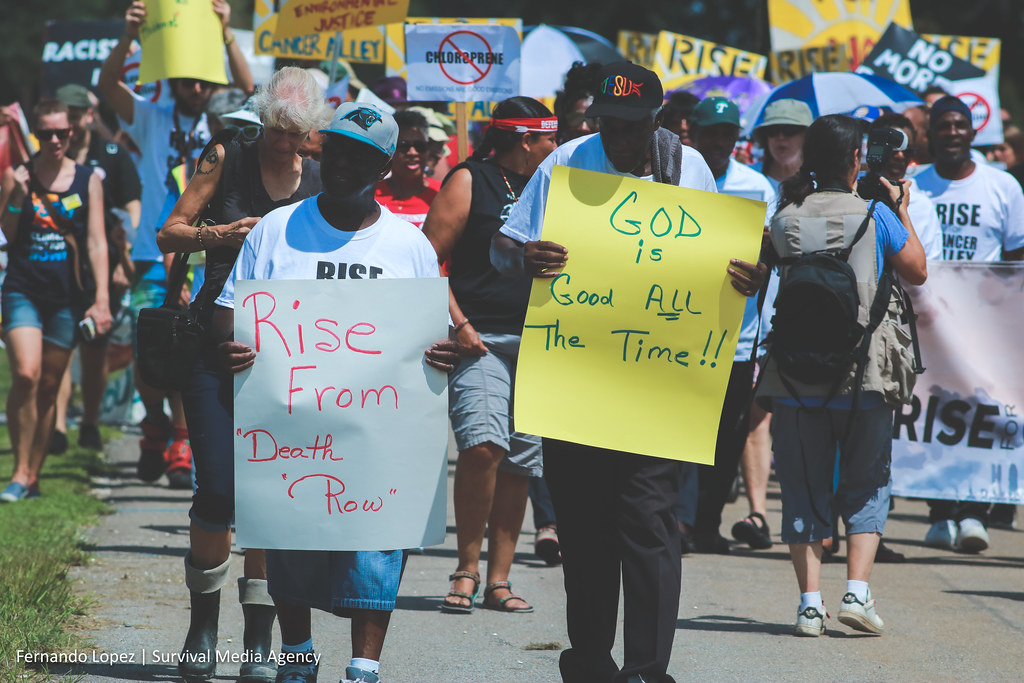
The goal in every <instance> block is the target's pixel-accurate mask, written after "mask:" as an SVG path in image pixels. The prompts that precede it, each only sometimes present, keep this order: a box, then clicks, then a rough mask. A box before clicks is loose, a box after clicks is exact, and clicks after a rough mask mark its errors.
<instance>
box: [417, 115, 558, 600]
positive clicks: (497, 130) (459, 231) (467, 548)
mask: <svg viewBox="0 0 1024 683" xmlns="http://www.w3.org/2000/svg"><path fill="white" fill-rule="evenodd" d="M557 126H558V120H557V119H556V118H555V117H554V116H553V115H552V114H551V112H550V111H549V110H548V108H547V107H545V106H544V105H543V104H541V103H540V102H538V101H537V100H534V99H531V98H529V97H512V98H510V99H507V100H505V101H503V102H501V103H499V104H498V105H497V106H496V107H495V108H494V113H493V114H492V116H491V125H490V126H489V127H488V128H487V131H486V133H485V134H484V139H483V141H482V143H481V145H480V147H479V148H478V149H477V151H476V153H475V154H474V155H473V156H472V157H471V158H470V159H469V160H467V161H466V162H464V163H462V164H459V165H458V166H456V167H455V168H454V169H452V171H451V173H449V174H448V177H447V178H445V181H444V184H443V185H442V187H441V191H440V193H439V194H438V195H437V199H436V200H435V201H434V204H433V206H432V207H431V210H430V213H429V215H428V216H427V221H426V223H424V225H423V232H424V233H425V234H426V236H427V238H428V239H429V240H430V242H431V244H433V245H434V249H435V251H437V257H438V261H439V262H443V261H445V260H447V259H448V257H449V256H450V257H451V274H450V276H449V284H450V294H449V304H448V306H449V312H450V314H451V316H452V320H453V321H454V322H455V331H456V334H457V335H458V341H459V344H460V346H461V347H462V353H463V355H464V358H463V360H462V362H461V363H460V364H459V366H458V368H457V369H456V370H455V372H454V373H453V374H452V375H451V376H450V378H449V390H450V391H451V394H450V399H449V401H450V404H451V405H450V408H449V415H450V417H451V420H452V429H453V431H454V433H455V441H456V444H457V446H458V448H459V459H458V463H457V465H456V468H455V494H454V498H455V501H454V502H455V526H456V535H457V537H458V547H459V564H458V568H457V569H456V571H455V572H454V573H453V574H452V575H451V577H450V580H451V581H452V586H451V590H450V591H449V593H448V596H447V597H446V598H445V600H444V603H443V604H442V605H441V610H442V611H444V612H448V613H462V614H467V613H469V612H472V611H473V604H474V602H475V601H476V596H477V595H478V594H479V592H480V571H479V569H480V549H481V546H482V545H483V538H484V528H485V527H486V528H487V529H488V563H487V586H486V589H485V591H484V601H483V604H484V607H488V608H490V609H496V610H500V611H504V612H532V611H533V607H531V606H530V605H529V603H527V602H526V601H525V600H523V599H522V598H521V597H519V596H517V595H515V594H514V593H513V592H512V586H511V585H510V584H509V582H508V575H509V571H510V570H511V568H512V557H513V555H514V554H515V548H516V541H517V539H518V538H519V530H520V528H521V527H522V524H523V515H524V513H525V512H526V498H527V487H528V481H529V477H531V476H534V477H539V476H542V474H543V464H542V462H541V453H540V438H539V437H536V436H531V435H528V434H520V433H518V432H515V431H514V430H513V429H512V386H513V384H514V381H515V368H516V356H517V354H518V349H519V338H520V335H521V334H522V330H523V321H524V320H525V318H526V307H527V304H528V302H529V299H530V287H531V282H530V280H531V278H529V277H521V278H509V277H504V276H502V275H501V274H499V273H498V271H496V270H495V269H494V267H493V266H492V265H491V258H490V244H491V237H492V236H493V235H494V233H495V232H497V230H498V228H500V227H501V226H502V224H503V223H504V221H505V219H506V218H507V217H508V214H509V212H510V211H511V210H512V205H513V204H515V202H516V201H517V200H518V199H519V195H520V194H521V193H522V191H523V188H524V187H526V182H527V181H528V180H529V179H530V176H531V175H533V172H534V171H536V170H537V166H538V165H540V162H541V161H543V160H544V159H545V158H546V157H547V156H548V154H550V153H551V152H552V151H554V149H555V147H556V146H557V144H556V143H555V133H556V131H557ZM492 152H493V153H494V154H493V156H492V155H491V153H492Z"/></svg>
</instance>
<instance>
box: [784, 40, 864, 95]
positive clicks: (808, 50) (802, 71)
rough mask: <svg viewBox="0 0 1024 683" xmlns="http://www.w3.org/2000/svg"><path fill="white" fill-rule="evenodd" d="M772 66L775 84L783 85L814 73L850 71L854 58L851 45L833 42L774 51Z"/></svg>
mask: <svg viewBox="0 0 1024 683" xmlns="http://www.w3.org/2000/svg"><path fill="white" fill-rule="evenodd" d="M771 66H772V78H773V79H774V82H775V84H776V85H782V84H783V83H789V82H790V81H795V80H797V79H799V78H803V77H804V76H810V75H811V74H813V73H822V72H829V71H832V72H835V71H843V72H845V71H850V70H851V69H852V68H853V60H852V59H851V58H850V46H849V45H847V44H846V43H832V44H829V45H812V46H810V47H803V48H799V49H796V50H781V51H779V52H773V53H772V54H771Z"/></svg>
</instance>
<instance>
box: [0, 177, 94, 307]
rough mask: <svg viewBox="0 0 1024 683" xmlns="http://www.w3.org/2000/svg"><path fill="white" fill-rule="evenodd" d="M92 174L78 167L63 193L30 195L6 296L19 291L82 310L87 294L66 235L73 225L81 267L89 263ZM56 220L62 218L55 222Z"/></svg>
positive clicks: (20, 223)
mask: <svg viewBox="0 0 1024 683" xmlns="http://www.w3.org/2000/svg"><path fill="white" fill-rule="evenodd" d="M92 173H93V171H92V169H91V168H89V167H88V166H83V165H81V164H75V177H74V178H73V179H72V181H71V185H70V186H69V187H68V189H66V190H64V191H63V192H45V193H42V194H41V195H40V193H36V192H30V193H29V194H28V196H27V197H25V200H24V202H23V203H22V205H21V216H20V220H19V221H18V232H17V234H16V235H15V237H14V240H13V242H12V244H11V246H10V247H9V250H10V258H9V263H8V265H7V275H6V276H5V279H4V285H3V290H4V291H5V292H18V293H19V294H22V295H24V296H27V297H30V298H31V299H32V300H34V301H37V302H39V303H43V304H49V305H53V306H81V305H83V304H84V303H85V302H84V299H83V298H82V292H81V291H80V290H79V289H78V287H77V286H76V285H75V284H74V275H73V272H74V270H73V269H74V263H73V261H72V259H73V258H75V256H74V254H73V252H72V250H71V249H70V248H69V246H68V242H67V240H66V239H64V237H63V235H62V234H61V232H62V231H61V225H62V223H63V221H64V220H66V221H69V222H70V224H71V233H72V234H73V235H74V239H75V243H76V245H77V249H78V251H79V253H78V259H79V265H80V266H81V264H82V263H83V262H87V261H88V258H89V256H88V252H89V246H88V237H89V178H90V177H91V176H92ZM55 215H57V216H59V217H55Z"/></svg>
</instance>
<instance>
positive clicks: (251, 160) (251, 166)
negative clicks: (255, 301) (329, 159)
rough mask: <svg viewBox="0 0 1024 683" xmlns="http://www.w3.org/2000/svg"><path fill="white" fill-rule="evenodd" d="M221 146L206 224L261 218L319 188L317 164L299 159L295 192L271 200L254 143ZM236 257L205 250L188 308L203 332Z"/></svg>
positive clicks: (231, 251)
mask: <svg viewBox="0 0 1024 683" xmlns="http://www.w3.org/2000/svg"><path fill="white" fill-rule="evenodd" d="M223 144H224V170H223V172H222V173H221V176H220V186H219V187H218V188H217V193H216V194H215V195H214V196H213V199H212V200H210V203H209V205H207V208H206V210H205V211H203V214H202V218H203V220H205V221H206V222H207V223H211V224H215V225H224V224H227V223H231V222H232V221H237V220H239V219H241V218H246V217H247V216H260V217H261V218H262V217H263V216H266V215H267V214H268V213H270V212H271V211H273V210H274V209H279V208H281V207H282V206H288V205H289V204H294V203H295V202H298V201H301V200H303V199H306V198H308V197H312V196H314V195H317V194H319V193H320V191H321V189H322V186H321V183H320V163H319V162H317V161H313V160H312V159H308V158H307V159H303V160H302V177H301V179H300V180H299V187H298V189H297V190H295V193H294V194H292V196H290V197H287V198H285V199H281V200H279V201H274V200H272V199H271V198H270V196H269V195H268V194H267V190H266V188H265V187H263V178H262V177H261V175H260V162H259V156H258V148H257V143H256V142H244V141H241V140H239V139H238V138H235V139H233V140H230V141H228V142H226V143H223ZM204 154H205V151H204ZM237 257H238V249H236V248H235V247H229V246H218V247H212V248H210V249H207V250H206V279H205V280H204V281H203V287H202V289H200V290H199V295H198V296H197V297H196V299H195V301H194V302H193V303H192V307H193V309H196V310H198V311H199V319H200V321H201V322H203V323H204V324H207V329H209V325H208V323H209V322H210V319H211V318H212V316H213V310H214V306H213V302H214V301H216V300H217V297H218V296H220V291H221V289H223V288H224V283H225V282H226V281H227V279H228V276H229V275H231V269H232V268H233V267H234V265H235V259H236V258H237Z"/></svg>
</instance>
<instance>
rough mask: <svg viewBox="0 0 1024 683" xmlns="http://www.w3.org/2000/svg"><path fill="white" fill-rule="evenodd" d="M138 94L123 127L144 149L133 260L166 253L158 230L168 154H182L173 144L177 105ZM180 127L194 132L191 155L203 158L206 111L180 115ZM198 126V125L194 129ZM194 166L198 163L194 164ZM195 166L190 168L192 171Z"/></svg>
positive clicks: (153, 258)
mask: <svg viewBox="0 0 1024 683" xmlns="http://www.w3.org/2000/svg"><path fill="white" fill-rule="evenodd" d="M134 97H135V116H134V118H133V119H132V122H131V123H130V124H129V123H126V122H125V121H124V120H122V121H121V128H123V129H124V131H125V132H126V133H128V134H129V135H131V136H132V139H133V140H135V142H136V144H138V146H139V149H140V150H142V157H141V158H140V159H139V164H138V170H139V178H140V179H141V180H142V213H141V216H140V218H139V230H138V234H136V236H135V242H134V243H133V244H132V260H133V261H160V260H162V259H163V254H162V253H160V249H159V248H158V247H157V246H156V233H157V231H159V230H160V228H161V226H160V225H157V223H158V222H159V221H160V218H161V213H162V212H163V209H164V203H165V202H166V200H167V185H166V181H167V172H168V171H169V170H170V168H169V166H168V161H167V160H168V158H169V157H174V158H175V159H176V158H178V151H177V150H176V149H174V147H172V146H171V131H172V130H174V105H166V104H163V105H162V104H153V103H152V102H150V101H149V100H147V99H143V98H142V97H139V96H138V95H134ZM178 126H179V130H180V131H182V132H184V133H185V135H188V134H189V132H193V133H194V136H195V138H194V139H195V144H193V145H192V153H191V156H192V158H193V160H194V159H197V158H199V155H200V154H201V153H202V151H203V147H205V146H206V143H207V142H209V141H210V129H209V128H208V127H207V125H206V114H201V115H200V116H199V118H198V120H197V119H195V118H190V117H188V116H184V115H181V114H179V115H178ZM193 126H194V129H193ZM193 168H194V167H193ZM191 171H192V168H189V172H191Z"/></svg>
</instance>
